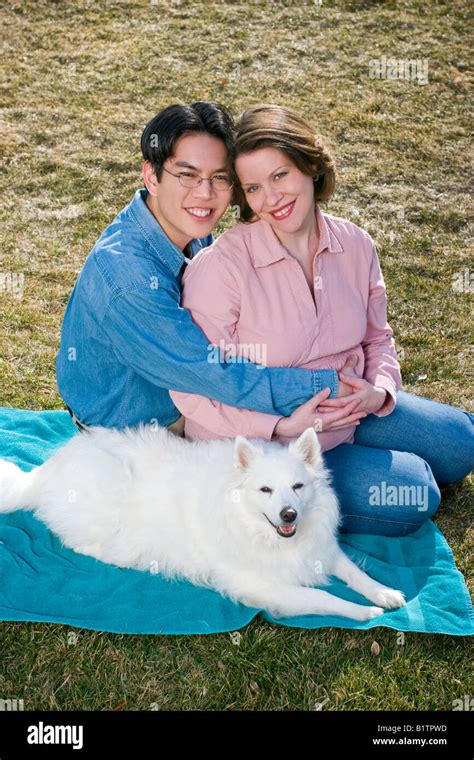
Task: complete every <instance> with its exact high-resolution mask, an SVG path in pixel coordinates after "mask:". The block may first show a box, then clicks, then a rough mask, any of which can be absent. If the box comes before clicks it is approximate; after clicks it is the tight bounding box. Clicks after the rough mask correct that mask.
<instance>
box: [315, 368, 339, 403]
mask: <svg viewBox="0 0 474 760" xmlns="http://www.w3.org/2000/svg"><path fill="white" fill-rule="evenodd" d="M312 373H313V395H316V394H317V393H319V392H320V391H323V390H324V389H325V388H330V389H331V393H330V395H329V396H328V398H337V393H338V390H339V377H338V374H337V372H336V370H335V369H313V370H312Z"/></svg>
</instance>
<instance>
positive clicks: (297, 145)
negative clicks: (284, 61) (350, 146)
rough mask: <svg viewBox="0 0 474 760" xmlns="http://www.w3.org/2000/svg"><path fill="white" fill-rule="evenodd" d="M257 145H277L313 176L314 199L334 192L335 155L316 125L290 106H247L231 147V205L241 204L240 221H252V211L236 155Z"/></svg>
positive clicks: (304, 171)
mask: <svg viewBox="0 0 474 760" xmlns="http://www.w3.org/2000/svg"><path fill="white" fill-rule="evenodd" d="M260 148H278V149H279V150H281V151H282V152H283V153H284V154H285V155H286V156H287V157H288V158H289V159H290V160H291V161H292V162H293V163H294V164H295V166H297V167H298V169H299V170H300V171H301V172H303V174H307V175H308V176H310V177H313V185H314V202H315V203H317V202H318V201H327V200H328V199H329V198H330V197H331V195H332V194H333V192H334V188H335V186H336V167H335V163H334V159H333V157H332V155H331V153H330V152H329V150H328V148H327V147H326V145H325V144H324V142H323V141H322V139H321V137H320V136H319V135H318V134H317V133H316V131H315V129H314V128H313V127H312V126H311V125H310V124H308V122H307V121H305V120H304V119H303V118H302V117H301V116H299V115H298V114H297V113H296V112H295V111H293V110H292V109H291V108H286V107H285V106H277V105H264V104H261V105H258V106H253V107H252V108H247V109H246V110H245V111H244V112H243V114H242V115H241V116H240V118H239V120H238V122H237V125H236V140H235V145H234V151H233V159H234V169H233V174H234V176H233V180H234V192H233V198H232V205H234V206H238V207H239V208H240V220H241V221H242V222H250V221H253V217H254V213H253V211H252V209H251V208H250V206H249V205H248V203H247V200H246V197H245V193H244V191H243V189H242V186H241V184H240V181H239V178H238V176H237V174H236V172H235V159H236V158H237V157H238V156H240V155H242V154H243V153H253V151H255V150H259V149H260ZM315 175H316V176H315Z"/></svg>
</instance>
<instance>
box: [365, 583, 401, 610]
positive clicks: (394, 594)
mask: <svg viewBox="0 0 474 760" xmlns="http://www.w3.org/2000/svg"><path fill="white" fill-rule="evenodd" d="M372 601H373V602H375V604H379V605H380V606H381V607H385V609H386V610H394V609H396V608H397V607H404V606H405V605H406V601H405V597H404V595H403V594H402V592H401V591H397V590H396V589H395V588H383V589H381V590H380V591H377V592H376V593H375V594H374V596H373V597H372Z"/></svg>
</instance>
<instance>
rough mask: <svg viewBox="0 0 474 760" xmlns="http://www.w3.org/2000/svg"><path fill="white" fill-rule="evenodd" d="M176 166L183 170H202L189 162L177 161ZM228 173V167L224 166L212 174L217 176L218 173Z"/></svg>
mask: <svg viewBox="0 0 474 760" xmlns="http://www.w3.org/2000/svg"><path fill="white" fill-rule="evenodd" d="M174 165H175V166H180V167H182V168H183V169H192V170H193V171H194V172H198V173H199V172H200V171H201V169H198V168H197V167H196V166H193V165H192V164H188V163H187V161H176V163H175V164H174ZM226 171H228V169H227V166H222V167H221V168H220V169H214V171H213V172H212V173H213V174H216V173H217V172H226Z"/></svg>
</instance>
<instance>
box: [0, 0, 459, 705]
mask: <svg viewBox="0 0 474 760" xmlns="http://www.w3.org/2000/svg"><path fill="white" fill-rule="evenodd" d="M469 5H470V4H469V3H468V2H467V0H447V1H446V2H434V0H432V1H431V2H426V0H425V2H419V1H418V0H410V1H407V0H401V1H400V2H395V1H394V0H387V1H386V2H382V1H380V2H377V1H376V0H365V1H364V0H360V1H358V0H354V1H353V2H351V1H347V2H329V1H328V2H323V3H322V5H319V3H317V2H307V3H304V2H290V1H289V0H288V1H286V2H283V1H281V2H270V1H268V2H267V1H263V0H260V2H256V1H255V2H248V1H247V2H246V3H234V2H230V1H229V2H222V0H221V2H215V3H210V2H208V3H200V2H186V1H185V0H181V2H146V1H145V0H143V2H114V1H113V0H108V1H107V2H93V1H92V0H90V1H87V2H74V3H72V2H60V1H58V2H52V1H50V2H47V1H46V0H35V1H33V0H32V1H31V2H26V1H25V0H9V2H8V4H7V3H4V4H3V5H2V10H1V11H0V13H1V21H2V26H3V37H4V40H5V42H4V49H3V59H2V64H1V65H2V69H3V71H2V81H3V88H2V94H1V104H2V115H1V119H2V135H3V140H2V148H1V149H2V153H3V155H2V162H1V175H0V176H1V182H2V189H3V194H2V195H3V203H2V210H1V227H0V236H1V244H0V406H14V407H21V408H30V409H60V408H64V405H63V403H62V400H61V398H60V397H59V395H58V393H57V388H56V383H55V352H56V350H57V348H58V345H59V336H60V328H61V322H62V317H63V313H64V309H65V306H66V303H67V299H68V297H69V294H70V291H71V289H72V287H73V284H74V281H75V278H76V276H77V274H78V272H79V270H80V268H81V266H82V264H83V262H84V259H85V257H86V256H87V254H88V252H89V250H90V248H91V247H92V245H93V243H94V242H95V240H96V239H97V237H98V236H99V235H100V233H101V232H102V230H103V229H104V228H105V226H106V225H107V224H108V223H109V222H110V221H111V220H112V218H113V217H114V215H115V214H116V213H117V212H118V211H119V210H120V209H121V208H122V207H123V206H125V205H126V204H127V203H128V202H129V200H130V199H131V197H132V195H133V193H134V191H135V189H136V188H137V187H139V186H141V161H140V152H139V139H140V134H141V130H142V128H143V127H144V125H145V123H146V122H147V121H148V120H149V119H150V118H151V116H153V115H154V114H155V113H156V112H157V111H158V110H159V109H160V108H162V107H164V106H165V105H167V104H169V103H171V102H175V101H177V100H180V101H183V102H191V101H192V100H197V99H202V100H217V101H222V102H223V103H225V104H226V105H228V106H229V107H230V108H231V109H232V110H233V111H234V112H235V113H239V111H240V110H242V109H243V108H244V107H245V106H248V105H251V104H255V103H257V102H276V103H280V104H286V105H291V106H292V107H294V108H296V109H297V110H298V111H299V112H301V113H302V114H303V115H305V116H306V117H308V118H310V119H312V120H313V121H314V122H315V123H316V124H317V125H318V127H319V130H320V132H321V133H322V134H323V136H324V137H325V138H326V139H327V141H328V142H329V144H330V146H331V147H332V149H333V152H334V154H335V156H336V160H337V165H338V188H337V190H336V193H335V195H334V197H333V198H332V199H331V201H330V203H329V205H328V207H327V210H328V211H329V212H330V213H332V214H336V215H338V216H342V217H346V218H348V219H351V220H352V221H354V222H356V223H357V224H359V226H361V227H363V228H365V229H366V230H367V231H368V232H369V233H370V234H371V235H372V236H373V237H374V239H375V241H376V243H377V245H378V251H379V255H380V259H381V264H382V268H383V272H384V275H385V280H386V284H387V290H388V298H389V321H390V324H391V326H392V327H393V329H394V331H395V335H396V343H397V347H398V351H399V356H400V360H401V366H402V375H403V381H404V389H405V390H407V391H410V392H413V393H418V394H420V395H423V396H428V397H430V398H433V399H436V400H438V401H441V402H445V403H450V404H453V405H455V406H462V407H464V408H468V409H470V410H471V411H472V409H473V407H472V401H471V397H472V376H471V380H469V379H468V376H469V372H468V370H469V367H470V366H471V367H472V340H470V336H469V320H470V319H471V320H472V311H471V308H472V290H473V286H472V284H470V278H472V277H473V274H471V272H470V270H469V265H470V264H469V262H471V269H472V268H473V267H472V259H469V254H468V249H467V244H466V239H467V235H468V198H469V195H468V187H467V185H468V177H467V171H466V159H467V156H468V151H469V126H470V125H469V120H468V112H469V109H468V94H469V91H468V86H469V78H468V41H467V29H468V21H467V16H468V7H469ZM383 56H385V57H386V59H391V58H394V59H396V60H397V61H398V62H400V61H402V62H404V61H408V60H418V61H419V62H420V63H419V66H420V69H418V71H419V72H422V71H426V69H423V67H426V66H428V81H427V83H425V84H423V83H422V82H421V81H418V80H416V79H413V77H412V76H410V78H405V77H401V75H400V71H401V68H400V69H399V70H398V72H399V76H398V78H397V79H392V80H387V79H377V78H373V77H371V75H370V74H371V70H372V69H371V67H372V68H373V65H374V64H373V63H371V62H372V61H374V60H379V61H382V60H383V58H382V57H383ZM410 71H411V72H412V73H413V69H411V70H410ZM421 78H422V77H420V79H421ZM230 222H231V220H230V218H229V219H227V220H226V221H225V222H224V225H223V226H227V225H228V224H230ZM459 273H461V274H459ZM12 275H14V277H12ZM18 275H21V276H22V278H24V281H23V282H24V292H23V295H22V297H21V298H20V297H17V296H18V292H17V293H15V292H13V291H14V288H13V287H12V284H13V283H14V282H18V280H16V279H15V278H16V277H17V276H18ZM453 276H454V277H455V278H459V282H460V283H461V285H460V286H458V287H455V288H453ZM457 281H458V280H456V282H457ZM471 324H472V322H471ZM471 337H472V336H471ZM0 454H1V452H0ZM472 503H473V499H472V480H471V481H470V480H466V481H465V482H463V483H462V484H460V485H457V486H453V487H450V488H447V489H443V500H442V504H441V507H440V510H439V513H438V516H437V519H436V522H437V524H438V525H439V527H440V528H441V529H442V530H443V532H444V533H445V535H446V537H447V539H448V541H449V543H450V545H451V547H452V549H453V551H454V555H455V558H456V561H457V563H458V567H459V568H460V570H461V571H462V572H463V573H464V575H465V576H466V578H467V581H468V584H470V590H471V593H472V591H473V585H472V582H473V574H472V569H473V568H472V537H473V530H472ZM0 629H1V642H2V643H1V654H0V662H1V667H0V697H2V698H4V699H6V698H12V699H14V698H16V699H21V698H23V699H24V705H25V710H28V709H45V710H49V709H52V710H70V709H88V710H89V709H90V710H129V709H136V710H150V709H163V710H179V709H182V710H193V709H206V710H215V709H232V710H263V709H267V710H268V709H270V710H314V709H318V705H321V703H323V709H324V710H361V709H370V710H389V709H401V710H411V709H421V710H450V709H452V703H453V700H455V699H462V698H463V697H464V695H466V694H472V681H470V673H469V655H470V652H471V649H470V643H471V642H470V641H469V640H468V639H464V638H458V637H449V636H433V635H422V634H406V635H405V641H404V643H401V642H400V637H399V634H397V632H396V631H391V630H388V629H382V628H379V629H375V630H373V631H371V632H358V631H355V632H351V631H341V630H335V629H334V630H332V629H323V630H319V631H314V632H312V631H305V630H297V629H287V628H280V627H271V626H269V625H268V624H266V623H263V622H261V621H259V620H256V621H254V622H252V624H250V625H249V626H248V627H247V628H245V629H244V630H242V631H241V632H240V633H241V639H240V644H239V645H236V644H234V643H233V640H232V637H231V635H230V634H220V635H212V636H178V637H173V636H126V635H112V634H106V633H95V632H91V631H81V630H79V631H76V632H75V633H76V634H77V635H76V636H71V635H69V634H70V631H69V629H68V628H67V627H65V626H59V625H46V624H38V623H1V624H0ZM374 640H375V641H377V642H378V644H379V645H380V652H379V654H373V653H372V651H371V647H372V644H373V642H374Z"/></svg>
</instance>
